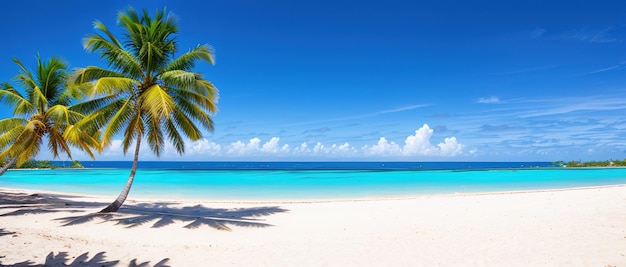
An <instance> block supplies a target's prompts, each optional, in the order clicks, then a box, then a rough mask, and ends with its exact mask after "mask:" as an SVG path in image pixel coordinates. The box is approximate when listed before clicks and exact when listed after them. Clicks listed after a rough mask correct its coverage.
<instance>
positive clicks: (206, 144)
mask: <svg viewBox="0 0 626 267" xmlns="http://www.w3.org/2000/svg"><path fill="white" fill-rule="evenodd" d="M221 150H222V146H221V145H219V144H217V143H215V142H210V141H209V140H207V139H206V138H202V139H200V140H198V141H195V142H190V143H187V144H186V146H185V153H190V154H192V155H210V156H216V155H219V154H220V152H221Z"/></svg>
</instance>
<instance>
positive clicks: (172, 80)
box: [160, 70, 196, 88]
mask: <svg viewBox="0 0 626 267" xmlns="http://www.w3.org/2000/svg"><path fill="white" fill-rule="evenodd" d="M160 77H161V79H162V80H163V83H164V84H165V86H167V87H182V88H188V87H192V86H193V85H194V83H195V82H196V75H195V73H193V72H188V71H184V70H171V71H166V72H164V73H163V74H161V76H160Z"/></svg>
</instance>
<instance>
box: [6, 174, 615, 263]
mask: <svg viewBox="0 0 626 267" xmlns="http://www.w3.org/2000/svg"><path fill="white" fill-rule="evenodd" d="M33 193H35V192H32V191H23V190H10V189H2V190H0V196H1V197H0V214H3V215H2V216H0V244H1V245H0V263H2V264H3V265H13V264H16V263H18V264H17V265H16V266H38V265H41V264H44V263H46V264H49V265H50V266H55V265H58V266H61V264H67V265H70V264H71V263H72V262H74V263H75V264H76V266H89V264H92V265H91V266H102V265H104V266H114V265H115V264H117V265H115V266H129V265H130V266H136V265H140V264H142V263H144V265H142V266H609V265H610V266H626V186H609V187H597V188H582V189H569V190H553V191H550V190H548V191H530V192H509V193H485V194H469V195H467V194H466V195H433V196H416V197H413V198H404V199H382V200H380V199H379V200H359V201H325V202H310V203H307V202H270V203H263V202H241V203H235V202H201V201H194V202H185V201H182V200H175V199H174V200H168V201H160V202H159V201H154V200H141V199H133V198H132V193H131V198H130V200H129V201H127V204H126V205H125V206H124V207H123V209H121V210H120V212H118V213H115V214H112V215H107V216H102V215H90V214H92V213H93V212H96V211H98V210H99V208H102V207H104V206H105V205H104V202H106V201H108V200H111V199H112V197H111V199H97V198H92V197H87V196H80V197H77V196H68V195H63V194H61V193H59V194H51V193H50V192H47V193H45V194H44V193H39V195H38V196H30V195H29V194H33ZM98 202H102V203H98ZM28 203H30V204H28ZM85 253H87V254H85ZM81 255H82V257H80V256H81ZM26 261H28V262H26ZM19 263H21V264H22V265H20V264H19ZM133 264H135V265H133Z"/></svg>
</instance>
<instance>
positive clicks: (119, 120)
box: [102, 98, 136, 146]
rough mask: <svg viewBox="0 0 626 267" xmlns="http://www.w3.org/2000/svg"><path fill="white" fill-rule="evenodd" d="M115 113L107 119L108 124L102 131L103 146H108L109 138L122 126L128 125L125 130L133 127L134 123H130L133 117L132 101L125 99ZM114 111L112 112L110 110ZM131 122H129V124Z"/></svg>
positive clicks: (133, 106) (133, 107)
mask: <svg viewBox="0 0 626 267" xmlns="http://www.w3.org/2000/svg"><path fill="white" fill-rule="evenodd" d="M115 110H116V112H115V114H113V116H111V117H110V118H109V122H108V124H107V126H106V128H105V129H104V132H103V136H102V143H103V146H108V145H109V143H110V141H111V138H112V137H113V136H114V135H115V134H116V133H118V132H119V131H120V130H121V129H122V128H124V126H125V125H126V124H127V123H128V126H126V128H130V127H134V124H135V123H136V122H135V123H134V122H132V119H131V118H132V117H135V115H134V114H133V113H136V112H135V105H133V103H132V99H130V98H128V99H125V100H124V102H123V104H122V105H121V106H120V107H116V108H115ZM111 111H114V110H111ZM129 120H131V122H129Z"/></svg>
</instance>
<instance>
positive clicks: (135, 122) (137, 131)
mask: <svg viewBox="0 0 626 267" xmlns="http://www.w3.org/2000/svg"><path fill="white" fill-rule="evenodd" d="M144 131H145V128H144V123H143V120H142V119H141V113H139V112H134V113H133V114H132V117H131V118H130V120H129V122H128V126H126V129H125V130H124V139H123V140H122V145H123V149H124V154H126V152H128V148H130V146H131V144H132V143H133V142H134V141H135V139H136V138H137V136H138V135H143V134H144ZM104 141H105V140H103V142H104Z"/></svg>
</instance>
